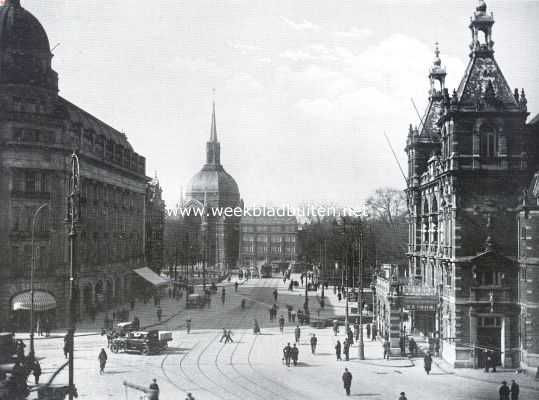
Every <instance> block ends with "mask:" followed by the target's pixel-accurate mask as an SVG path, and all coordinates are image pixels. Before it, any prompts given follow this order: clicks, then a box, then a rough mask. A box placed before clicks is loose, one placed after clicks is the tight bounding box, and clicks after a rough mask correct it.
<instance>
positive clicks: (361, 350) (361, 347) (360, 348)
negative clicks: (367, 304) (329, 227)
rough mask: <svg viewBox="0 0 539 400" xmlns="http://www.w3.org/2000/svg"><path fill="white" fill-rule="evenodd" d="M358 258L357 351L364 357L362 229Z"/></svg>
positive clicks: (360, 356) (363, 253) (361, 357)
mask: <svg viewBox="0 0 539 400" xmlns="http://www.w3.org/2000/svg"><path fill="white" fill-rule="evenodd" d="M358 252H359V254H358V258H359V293H358V296H359V298H358V302H357V306H358V311H359V345H358V353H359V359H360V360H364V359H365V346H364V343H363V263H364V261H365V260H364V255H365V250H364V243H363V230H361V231H360V232H359V243H358Z"/></svg>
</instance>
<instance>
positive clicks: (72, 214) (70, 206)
mask: <svg viewBox="0 0 539 400" xmlns="http://www.w3.org/2000/svg"><path fill="white" fill-rule="evenodd" d="M79 193H80V170H79V158H78V156H77V153H76V152H73V154H72V155H71V177H70V183H69V195H68V198H67V218H66V222H67V223H68V224H69V232H68V237H69V292H68V307H67V325H68V333H67V341H68V348H69V361H68V365H69V400H73V398H74V395H75V393H76V388H75V386H74V384H73V377H74V357H73V352H74V350H75V346H74V338H75V323H74V318H73V288H74V280H75V277H74V275H75V274H74V272H75V271H74V265H75V239H76V236H77V230H76V224H77V223H78V222H80V208H79Z"/></svg>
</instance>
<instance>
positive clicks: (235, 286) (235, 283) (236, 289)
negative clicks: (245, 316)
mask: <svg viewBox="0 0 539 400" xmlns="http://www.w3.org/2000/svg"><path fill="white" fill-rule="evenodd" d="M237 291H238V282H234V292H237Z"/></svg>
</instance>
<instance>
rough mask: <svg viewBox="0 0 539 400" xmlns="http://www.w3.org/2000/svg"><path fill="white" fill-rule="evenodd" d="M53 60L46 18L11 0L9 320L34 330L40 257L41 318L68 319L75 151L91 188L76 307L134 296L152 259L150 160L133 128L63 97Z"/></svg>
mask: <svg viewBox="0 0 539 400" xmlns="http://www.w3.org/2000/svg"><path fill="white" fill-rule="evenodd" d="M51 60H52V53H51V50H50V46H49V40H48V37H47V34H46V32H45V30H44V29H43V27H42V26H41V24H40V23H39V21H38V20H37V19H36V18H35V17H34V16H33V15H32V14H31V13H29V12H28V11H27V10H25V9H24V8H23V7H22V6H21V4H20V1H19V0H6V1H5V2H4V5H3V6H1V7H0V88H1V90H0V169H1V173H0V202H1V206H0V252H2V254H4V257H2V258H1V259H0V320H1V321H11V323H12V324H15V326H19V327H21V326H22V327H26V328H28V325H26V323H27V318H28V316H27V315H26V314H25V313H27V310H28V307H29V305H28V304H27V303H28V295H27V294H28V290H29V288H30V275H31V266H32V259H33V258H34V260H35V263H34V265H35V273H34V288H35V290H36V302H35V305H36V307H39V310H40V312H41V313H42V314H40V315H39V318H41V317H42V318H44V319H47V320H49V322H50V323H51V324H53V323H54V321H57V322H58V324H63V321H64V314H65V309H66V298H67V289H68V265H69V253H68V245H67V243H68V236H67V226H66V224H65V217H66V208H67V196H68V190H69V180H70V174H71V154H72V152H73V151H77V153H78V157H79V162H80V187H81V193H80V220H81V223H80V224H79V225H78V226H77V236H76V246H75V249H76V250H75V288H74V301H75V312H76V314H77V315H78V316H83V315H84V314H85V313H87V312H93V311H94V310H96V309H99V308H103V307H107V306H110V305H112V304H113V303H115V302H119V301H121V300H122V299H125V298H126V296H128V288H129V285H130V276H132V269H133V268H137V267H141V266H143V265H144V254H145V251H144V244H145V229H146V225H145V214H146V207H147V202H146V196H147V183H148V181H149V179H148V178H147V177H146V175H145V159H144V157H142V156H141V155H139V154H137V153H136V152H135V151H134V150H133V147H132V146H131V144H130V143H129V141H128V140H127V137H126V135H125V134H123V133H121V132H119V131H117V130H115V129H113V128H112V127H110V126H109V125H107V124H105V123H104V122H102V121H100V120H99V119H97V118H96V117H94V116H92V115H91V114H89V113H87V112H86V111H84V110H82V109H81V108H79V107H77V106H76V105H74V104H72V103H70V102H69V101H68V100H66V99H64V98H62V97H61V96H60V95H59V93H58V92H59V90H58V75H57V73H56V72H55V71H54V70H53V69H52V66H51ZM41 206H43V207H42V208H41V209H40V207H41ZM38 209H40V211H39V212H37V210H38ZM33 256H34V257H33ZM6 324H7V323H6Z"/></svg>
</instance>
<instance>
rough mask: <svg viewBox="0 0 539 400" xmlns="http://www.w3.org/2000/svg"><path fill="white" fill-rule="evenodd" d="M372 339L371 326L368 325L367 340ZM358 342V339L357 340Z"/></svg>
mask: <svg viewBox="0 0 539 400" xmlns="http://www.w3.org/2000/svg"><path fill="white" fill-rule="evenodd" d="M370 337H371V324H367V339H370ZM356 341H357V338H356Z"/></svg>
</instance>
